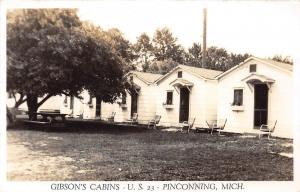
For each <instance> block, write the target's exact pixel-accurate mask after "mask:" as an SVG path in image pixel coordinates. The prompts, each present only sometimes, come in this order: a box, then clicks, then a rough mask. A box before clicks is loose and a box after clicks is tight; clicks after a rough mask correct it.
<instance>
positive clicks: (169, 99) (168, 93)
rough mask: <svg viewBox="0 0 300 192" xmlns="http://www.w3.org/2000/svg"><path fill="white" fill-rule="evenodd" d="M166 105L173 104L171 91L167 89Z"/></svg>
mask: <svg viewBox="0 0 300 192" xmlns="http://www.w3.org/2000/svg"><path fill="white" fill-rule="evenodd" d="M166 104H167V105H172V104H173V91H167V101H166Z"/></svg>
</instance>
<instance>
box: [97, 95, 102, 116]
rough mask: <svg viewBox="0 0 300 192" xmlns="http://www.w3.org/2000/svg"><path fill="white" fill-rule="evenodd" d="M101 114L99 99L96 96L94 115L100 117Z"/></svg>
mask: <svg viewBox="0 0 300 192" xmlns="http://www.w3.org/2000/svg"><path fill="white" fill-rule="evenodd" d="M100 114H101V99H99V98H97V97H96V117H100Z"/></svg>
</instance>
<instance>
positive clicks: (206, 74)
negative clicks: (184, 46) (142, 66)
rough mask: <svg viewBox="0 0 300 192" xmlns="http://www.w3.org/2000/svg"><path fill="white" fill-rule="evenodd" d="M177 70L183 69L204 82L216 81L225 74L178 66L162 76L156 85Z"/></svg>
mask: <svg viewBox="0 0 300 192" xmlns="http://www.w3.org/2000/svg"><path fill="white" fill-rule="evenodd" d="M177 69H181V70H183V71H185V72H188V73H190V74H192V75H194V76H196V77H199V78H201V79H204V80H215V78H216V77H217V76H218V75H220V74H221V73H223V71H217V70H212V69H205V68H199V67H192V66H187V65H178V66H177V67H175V68H174V69H172V70H171V71H169V72H168V73H167V74H165V75H163V76H161V77H160V78H159V79H157V81H156V83H159V82H160V81H162V80H163V79H165V78H166V77H168V76H169V75H170V74H172V73H173V72H174V71H176V70H177Z"/></svg>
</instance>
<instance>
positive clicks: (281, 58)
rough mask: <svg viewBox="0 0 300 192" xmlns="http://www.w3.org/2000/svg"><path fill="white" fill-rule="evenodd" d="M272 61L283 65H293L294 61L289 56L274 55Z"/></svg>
mask: <svg viewBox="0 0 300 192" xmlns="http://www.w3.org/2000/svg"><path fill="white" fill-rule="evenodd" d="M271 59H272V60H274V61H278V62H282V63H287V64H293V60H292V59H291V57H289V56H287V57H284V56H282V55H274V56H273V57H272V58H271Z"/></svg>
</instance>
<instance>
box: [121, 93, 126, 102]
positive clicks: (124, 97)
mask: <svg viewBox="0 0 300 192" xmlns="http://www.w3.org/2000/svg"><path fill="white" fill-rule="evenodd" d="M122 104H126V93H122Z"/></svg>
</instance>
